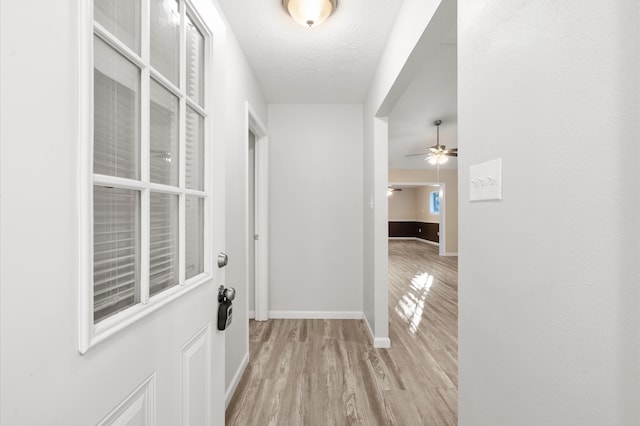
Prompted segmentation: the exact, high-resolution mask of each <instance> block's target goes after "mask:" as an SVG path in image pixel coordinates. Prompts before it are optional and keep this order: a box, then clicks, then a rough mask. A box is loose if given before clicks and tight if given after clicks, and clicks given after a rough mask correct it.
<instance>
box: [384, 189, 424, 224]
mask: <svg viewBox="0 0 640 426" xmlns="http://www.w3.org/2000/svg"><path fill="white" fill-rule="evenodd" d="M387 201H388V202H389V221H407V222H413V221H415V220H416V218H417V213H418V211H417V210H416V201H417V200H416V188H404V189H403V190H402V191H394V192H393V194H391V195H389V196H387Z"/></svg>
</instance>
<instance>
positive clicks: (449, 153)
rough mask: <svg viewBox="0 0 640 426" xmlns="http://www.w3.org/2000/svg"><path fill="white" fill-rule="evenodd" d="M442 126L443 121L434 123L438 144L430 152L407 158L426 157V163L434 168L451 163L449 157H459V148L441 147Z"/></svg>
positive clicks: (430, 148)
mask: <svg viewBox="0 0 640 426" xmlns="http://www.w3.org/2000/svg"><path fill="white" fill-rule="evenodd" d="M441 124H442V120H436V121H434V122H433V125H434V126H436V144H435V145H434V146H431V147H429V151H428V152H425V153H420V154H409V155H405V157H413V156H416V155H426V157H425V159H424V161H428V162H429V164H433V165H434V166H440V165H442V164H445V163H446V162H447V161H449V157H457V156H458V148H452V149H447V147H446V146H444V145H440V125H441Z"/></svg>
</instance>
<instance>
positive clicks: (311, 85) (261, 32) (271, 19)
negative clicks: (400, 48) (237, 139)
mask: <svg viewBox="0 0 640 426" xmlns="http://www.w3.org/2000/svg"><path fill="white" fill-rule="evenodd" d="M219 3H220V5H221V7H222V9H223V12H224V14H225V16H226V18H227V20H228V22H229V24H230V26H231V28H232V30H233V32H234V34H235V35H236V37H237V39H238V42H239V43H240V45H241V47H242V50H243V52H244V54H245V56H246V58H247V61H248V62H249V65H250V66H251V68H252V69H253V72H254V74H255V76H256V78H257V79H258V82H259V84H260V87H261V88H262V91H263V94H264V96H265V98H266V100H267V102H268V103H362V102H363V101H364V98H365V96H366V94H367V90H368V88H369V84H370V83H371V80H372V78H373V73H374V72H375V69H376V66H377V64H378V60H379V59H380V56H381V55H382V52H383V50H384V47H385V44H386V42H387V38H388V36H389V33H390V32H391V29H392V28H393V23H394V21H395V19H396V16H397V14H398V10H399V8H400V6H401V4H402V0H338V6H337V8H336V11H335V12H334V13H333V15H331V16H330V17H329V19H327V20H326V21H325V22H324V23H323V24H321V25H319V26H317V27H315V28H305V27H302V26H300V25H299V24H297V23H296V22H294V21H293V19H291V17H290V16H289V15H288V14H287V12H285V10H284V8H283V7H282V1H281V0H219Z"/></svg>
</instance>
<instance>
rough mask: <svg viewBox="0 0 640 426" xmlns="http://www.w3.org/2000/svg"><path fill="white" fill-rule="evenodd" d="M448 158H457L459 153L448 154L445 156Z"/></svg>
mask: <svg viewBox="0 0 640 426" xmlns="http://www.w3.org/2000/svg"><path fill="white" fill-rule="evenodd" d="M445 155H446V156H447V157H457V156H458V152H457V151H456V152H448V153H446V154H445Z"/></svg>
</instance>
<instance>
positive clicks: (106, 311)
mask: <svg viewBox="0 0 640 426" xmlns="http://www.w3.org/2000/svg"><path fill="white" fill-rule="evenodd" d="M139 244H140V193H139V192H138V191H133V190H129V189H118V188H107V187H102V186H95V187H94V191H93V258H94V262H93V302H94V322H98V321H100V320H102V319H104V318H106V317H108V316H110V315H113V314H115V313H117V312H120V311H122V310H123V309H125V308H127V307H129V306H132V305H134V304H136V303H138V302H139V301H140V299H139V291H138V287H139V285H140V268H139V266H138V265H139V264H140V259H139V253H140V250H139Z"/></svg>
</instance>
